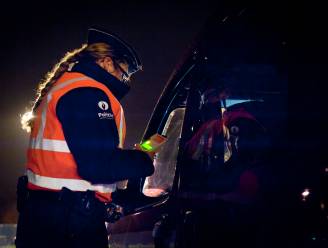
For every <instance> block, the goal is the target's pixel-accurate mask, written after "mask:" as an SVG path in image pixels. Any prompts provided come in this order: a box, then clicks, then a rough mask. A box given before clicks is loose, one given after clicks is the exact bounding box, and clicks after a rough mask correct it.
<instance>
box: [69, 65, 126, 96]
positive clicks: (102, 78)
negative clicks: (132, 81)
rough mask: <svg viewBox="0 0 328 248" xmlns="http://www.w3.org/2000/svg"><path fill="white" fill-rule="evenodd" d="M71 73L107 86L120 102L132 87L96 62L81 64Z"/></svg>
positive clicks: (74, 67)
mask: <svg viewBox="0 0 328 248" xmlns="http://www.w3.org/2000/svg"><path fill="white" fill-rule="evenodd" d="M71 72H79V73H82V74H84V75H86V76H88V77H91V78H93V79H94V80H96V81H98V82H100V83H102V84H104V85H106V86H107V87H108V88H109V90H110V91H111V92H112V93H113V95H114V96H115V97H116V98H117V99H118V100H121V99H122V98H123V97H124V96H125V95H126V94H127V93H128V91H129V90H130V86H128V85H126V84H124V83H123V82H121V81H120V80H118V79H117V78H116V77H114V76H112V75H111V74H110V73H108V72H107V71H106V70H104V69H103V68H102V67H100V66H99V65H98V64H96V63H95V62H86V61H83V62H79V63H77V64H75V65H74V66H73V68H72V70H71Z"/></svg>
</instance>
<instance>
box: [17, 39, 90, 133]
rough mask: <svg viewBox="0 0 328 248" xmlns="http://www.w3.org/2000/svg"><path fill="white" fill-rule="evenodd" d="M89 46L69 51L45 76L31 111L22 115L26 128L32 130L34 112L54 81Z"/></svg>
mask: <svg viewBox="0 0 328 248" xmlns="http://www.w3.org/2000/svg"><path fill="white" fill-rule="evenodd" d="M86 47H87V45H83V46H82V47H81V48H78V49H75V50H73V51H70V52H67V53H66V54H65V56H64V57H63V58H62V59H61V60H60V61H59V63H57V64H56V65H55V66H54V67H53V68H52V70H51V71H49V72H48V73H47V74H46V76H45V78H44V79H43V80H41V82H40V83H39V85H38V89H37V92H36V96H35V100H34V101H33V104H32V107H31V108H30V110H29V111H27V112H26V113H24V114H23V115H22V116H21V125H22V128H23V129H24V130H26V131H27V132H30V131H31V129H32V126H33V119H34V113H35V111H36V109H37V108H38V106H39V105H40V103H41V101H42V99H43V97H44V96H45V95H46V94H47V93H48V92H49V90H50V89H51V88H52V86H53V85H54V83H55V82H56V81H57V80H58V79H59V78H60V77H61V76H62V75H63V73H64V72H66V71H68V70H69V69H70V66H72V64H74V63H75V62H77V61H78V60H79V57H80V54H81V52H82V51H83V50H84V49H85V48H86Z"/></svg>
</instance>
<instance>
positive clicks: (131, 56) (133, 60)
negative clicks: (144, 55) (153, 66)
mask: <svg viewBox="0 0 328 248" xmlns="http://www.w3.org/2000/svg"><path fill="white" fill-rule="evenodd" d="M94 43H106V44H108V45H110V46H111V47H112V48H113V50H114V55H115V57H117V58H118V59H122V60H125V61H126V62H127V64H128V72H127V73H128V74H129V75H131V74H133V73H135V72H137V71H139V70H141V69H142V64H141V61H140V59H139V56H138V55H137V53H136V51H135V50H134V49H133V47H132V46H130V45H129V44H128V43H126V42H125V41H123V40H122V39H121V38H120V37H118V36H117V35H115V34H112V33H108V32H105V31H102V30H99V29H96V28H90V29H89V30H88V45H90V44H94Z"/></svg>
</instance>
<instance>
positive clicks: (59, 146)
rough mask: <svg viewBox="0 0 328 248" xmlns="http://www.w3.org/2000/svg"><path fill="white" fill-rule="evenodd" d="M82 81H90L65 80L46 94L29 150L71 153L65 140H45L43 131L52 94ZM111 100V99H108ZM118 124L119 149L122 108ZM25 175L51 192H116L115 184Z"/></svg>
mask: <svg viewBox="0 0 328 248" xmlns="http://www.w3.org/2000/svg"><path fill="white" fill-rule="evenodd" d="M84 80H92V81H94V80H93V79H92V78H89V77H78V78H73V79H70V80H67V81H65V82H63V83H61V84H59V85H55V86H54V87H53V88H52V89H51V90H50V91H49V92H48V94H47V97H46V99H44V100H45V101H44V103H43V105H41V106H40V107H41V108H42V109H41V113H40V115H41V116H40V117H41V118H40V125H39V128H38V130H37V134H36V137H35V136H34V137H35V138H32V137H31V139H30V143H29V148H30V149H38V150H43V151H51V152H63V153H71V152H70V150H69V147H68V145H67V143H66V140H58V139H45V138H43V136H44V131H45V128H46V121H47V111H48V105H49V103H50V101H51V100H52V96H53V93H54V92H56V91H57V90H60V89H62V88H64V87H65V86H68V85H70V84H72V83H74V82H78V81H84ZM109 100H111V99H109ZM119 120H120V123H119V125H117V128H118V134H119V147H120V148H123V142H124V135H123V133H124V131H123V129H124V121H125V120H124V112H123V109H122V106H120V119H119ZM26 174H27V176H28V181H29V182H30V183H32V184H33V185H36V186H39V187H42V188H47V189H53V190H60V189H61V188H62V187H66V188H68V189H70V190H73V191H86V190H93V191H97V192H100V193H111V192H113V191H115V190H116V183H114V184H96V185H94V184H91V183H90V182H88V181H86V180H83V179H71V178H56V177H48V176H41V175H38V174H35V173H33V171H32V170H30V169H27V171H26Z"/></svg>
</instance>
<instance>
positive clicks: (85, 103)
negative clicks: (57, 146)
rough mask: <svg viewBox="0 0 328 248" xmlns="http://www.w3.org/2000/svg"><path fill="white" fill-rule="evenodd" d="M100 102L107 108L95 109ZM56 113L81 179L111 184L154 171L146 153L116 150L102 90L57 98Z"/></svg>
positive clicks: (115, 134) (85, 89) (115, 135)
mask: <svg viewBox="0 0 328 248" xmlns="http://www.w3.org/2000/svg"><path fill="white" fill-rule="evenodd" d="M101 101H104V102H106V103H107V104H108V109H106V110H103V109H104V108H100V107H99V106H98V103H99V102H101ZM56 113H57V117H58V119H59V121H60V123H61V125H62V128H63V132H64V136H65V139H66V142H67V145H68V147H69V149H70V151H71V153H72V155H73V157H74V159H75V161H76V163H77V169H78V173H79V175H80V176H81V177H82V178H84V179H86V180H88V181H90V182H91V183H93V184H98V183H113V182H117V181H120V180H125V179H133V178H139V177H146V176H149V175H151V174H152V173H153V172H154V167H153V163H152V161H151V159H150V158H149V157H148V155H147V154H145V153H143V152H140V151H137V150H122V149H119V148H117V146H118V143H119V139H118V132H117V128H116V123H115V120H114V118H113V115H112V114H113V113H112V110H111V107H110V101H109V99H108V97H107V95H106V94H105V93H104V92H103V91H102V90H100V89H96V88H88V87H83V88H78V89H74V90H71V91H69V92H68V93H66V94H65V95H64V96H62V97H61V98H60V100H59V102H58V104H57V107H56ZM99 113H102V115H99ZM104 113H105V114H104Z"/></svg>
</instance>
